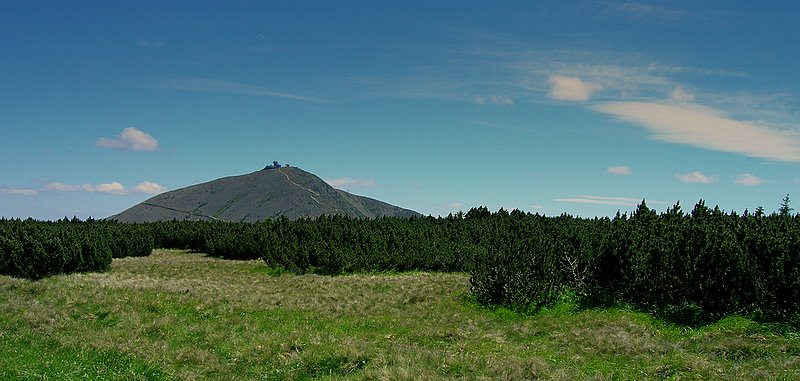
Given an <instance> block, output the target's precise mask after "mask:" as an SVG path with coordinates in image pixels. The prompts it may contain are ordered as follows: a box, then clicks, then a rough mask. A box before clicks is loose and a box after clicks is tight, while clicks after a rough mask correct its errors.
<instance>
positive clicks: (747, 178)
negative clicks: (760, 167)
mask: <svg viewBox="0 0 800 381" xmlns="http://www.w3.org/2000/svg"><path fill="white" fill-rule="evenodd" d="M734 182H735V183H736V184H741V185H750V186H754V185H761V183H763V182H764V180H763V179H761V178H760V177H758V176H756V175H753V174H751V173H742V174H739V175H737V176H736V180H735V181H734Z"/></svg>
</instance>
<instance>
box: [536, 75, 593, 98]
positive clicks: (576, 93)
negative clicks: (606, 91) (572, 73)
mask: <svg viewBox="0 0 800 381" xmlns="http://www.w3.org/2000/svg"><path fill="white" fill-rule="evenodd" d="M548 82H549V83H550V85H551V88H550V93H549V94H548V95H549V97H550V98H552V99H555V100H559V101H578V102H582V101H586V100H588V99H589V97H591V96H592V93H594V92H595V91H597V90H600V89H602V88H603V86H602V85H600V84H599V83H594V82H586V81H584V80H582V79H580V78H576V77H566V76H563V75H553V76H550V79H549V81H548Z"/></svg>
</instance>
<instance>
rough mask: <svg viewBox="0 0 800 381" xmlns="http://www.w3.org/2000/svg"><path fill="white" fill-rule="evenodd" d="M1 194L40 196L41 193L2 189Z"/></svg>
mask: <svg viewBox="0 0 800 381" xmlns="http://www.w3.org/2000/svg"><path fill="white" fill-rule="evenodd" d="M0 194H9V195H16V196H38V195H39V192H37V191H36V189H28V188H16V187H0Z"/></svg>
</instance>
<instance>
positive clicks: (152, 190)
mask: <svg viewBox="0 0 800 381" xmlns="http://www.w3.org/2000/svg"><path fill="white" fill-rule="evenodd" d="M43 188H44V189H45V190H50V191H57V192H86V193H109V194H116V195H126V194H130V193H132V192H138V193H146V194H159V193H162V192H164V191H165V190H166V188H164V186H162V185H160V184H157V183H154V182H150V181H145V182H143V183H140V184H139V185H137V186H135V187H133V189H127V188H125V186H123V185H122V184H121V183H119V182H117V181H112V182H110V183H103V184H96V185H95V184H88V183H87V184H83V185H72V184H64V183H48V184H45V185H44V187H43Z"/></svg>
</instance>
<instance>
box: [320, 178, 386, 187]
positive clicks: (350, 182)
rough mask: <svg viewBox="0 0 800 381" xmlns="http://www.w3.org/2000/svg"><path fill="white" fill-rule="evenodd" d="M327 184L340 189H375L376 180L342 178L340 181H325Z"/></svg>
mask: <svg viewBox="0 0 800 381" xmlns="http://www.w3.org/2000/svg"><path fill="white" fill-rule="evenodd" d="M325 182H326V183H328V184H329V185H330V186H332V187H334V188H339V187H374V186H375V185H376V183H375V180H372V179H356V178H352V177H342V178H340V179H325Z"/></svg>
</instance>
